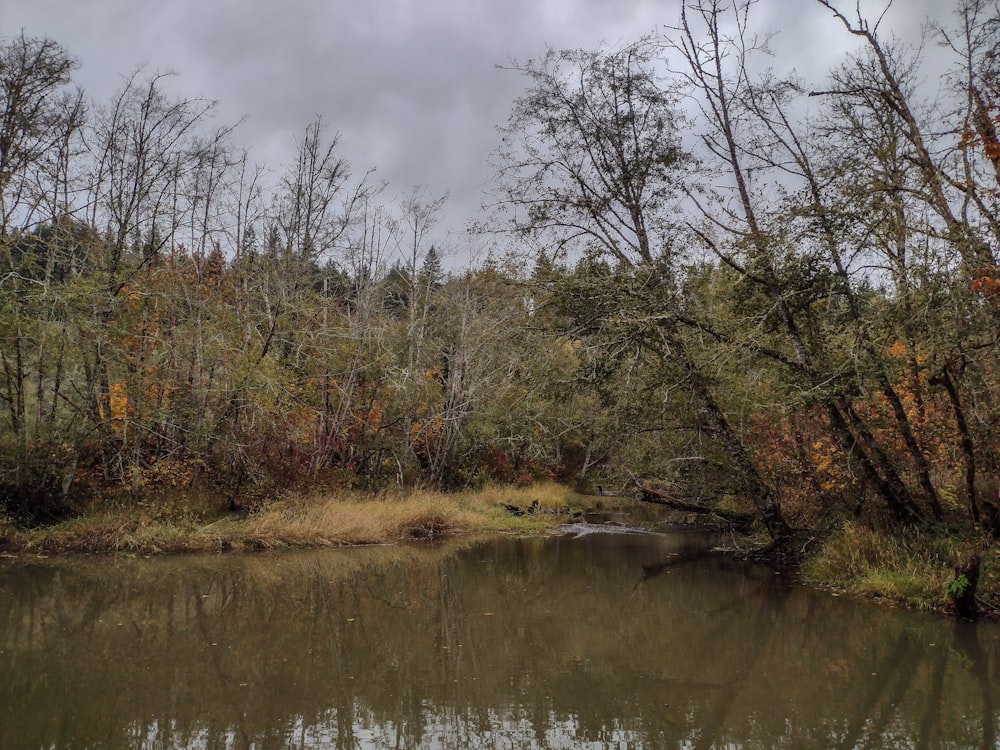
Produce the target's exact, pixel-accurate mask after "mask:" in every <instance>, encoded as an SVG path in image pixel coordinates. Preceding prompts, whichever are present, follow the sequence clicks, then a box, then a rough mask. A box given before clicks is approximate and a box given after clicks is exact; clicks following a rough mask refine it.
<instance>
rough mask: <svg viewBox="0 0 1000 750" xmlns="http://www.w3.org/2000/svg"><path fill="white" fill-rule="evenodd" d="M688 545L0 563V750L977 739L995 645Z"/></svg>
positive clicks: (977, 742) (639, 539) (641, 542)
mask: <svg viewBox="0 0 1000 750" xmlns="http://www.w3.org/2000/svg"><path fill="white" fill-rule="evenodd" d="M720 541H723V540H720V539H719V538H716V537H712V536H711V535H705V534H701V533H691V532H677V533H668V534H640V533H605V530H604V529H600V528H597V527H595V526H588V525H578V526H575V527H572V528H570V529H569V533H567V534H565V535H562V536H550V537H532V538H491V539H486V540H479V541H474V540H467V539H466V540H452V541H450V542H446V543H443V544H439V545H423V546H414V547H409V546H387V547H370V548H358V549H346V550H324V551H309V552H294V553H280V554H260V555H222V556H205V557H179V558H159V559H142V558H122V557H117V558H71V559H67V558H59V559H55V558H53V559H36V558H20V559H5V560H0V748H4V749H5V750H20V749H21V748H46V749H50V750H69V749H71V748H72V749H74V750H76V749H81V748H109V749H110V748H148V749H150V750H154V749H155V750H166V749H171V750H172V749H174V748H212V749H220V748H351V749H352V750H356V749H358V748H364V749H367V748H491V749H493V748H517V749H520V748H685V749H687V748H727V749H735V748H761V749H764V748H796V749H802V748H823V749H824V750H825V749H826V748H878V749H881V748H981V747H988V748H995V747H1000V745H998V741H997V721H998V718H1000V717H998V709H997V706H996V705H995V702H996V700H997V696H996V695H995V693H996V692H997V691H996V688H995V687H994V686H995V685H997V675H998V670H1000V629H998V628H997V627H996V626H994V625H990V624H979V625H970V624H965V623H954V622H951V621H949V620H945V619H942V618H937V617H934V616H931V615H927V614H923V613H917V612H906V611H898V610H894V609H891V608H886V607H879V606H875V605H873V604H871V603H867V602H860V601H854V600H851V599H848V598H844V597H834V596H832V595H830V594H828V593H824V592H817V591H813V590H809V589H807V588H803V587H799V586H792V585H789V584H788V583H787V582H786V581H784V580H783V579H782V578H781V577H780V576H778V575H775V574H774V573H772V572H771V571H769V570H767V569H765V568H761V567H756V566H749V565H742V564H737V563H735V562H733V561H731V560H729V559H727V558H725V557H722V556H719V555H714V554H710V553H709V551H710V549H711V548H712V547H713V546H714V545H716V544H718V543H720Z"/></svg>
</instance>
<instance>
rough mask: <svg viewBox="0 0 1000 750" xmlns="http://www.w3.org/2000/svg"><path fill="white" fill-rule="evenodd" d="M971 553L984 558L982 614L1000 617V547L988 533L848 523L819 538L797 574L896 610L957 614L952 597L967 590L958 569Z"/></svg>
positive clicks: (805, 580)
mask: <svg viewBox="0 0 1000 750" xmlns="http://www.w3.org/2000/svg"><path fill="white" fill-rule="evenodd" d="M973 554H978V555H979V556H980V558H981V560H982V565H981V568H980V576H979V581H978V586H977V591H978V596H977V600H978V602H979V606H980V610H981V612H982V614H983V615H986V616H993V617H997V616H1000V548H998V546H997V542H996V541H995V540H993V539H992V538H990V537H989V536H988V535H986V534H984V533H982V532H978V531H975V530H972V529H953V528H948V527H944V526H927V527H924V528H916V527H915V528H910V529H901V530H898V531H894V532H891V533H890V532H886V531H879V530H876V529H871V528H869V527H866V526H864V525H862V524H859V523H854V522H850V521H845V522H844V523H842V524H841V525H839V526H838V527H837V528H836V529H834V530H833V531H832V532H830V533H829V534H826V535H824V536H822V537H816V539H815V545H814V548H813V549H812V550H810V551H809V552H808V554H807V556H806V557H805V559H804V561H803V564H802V567H801V570H800V572H799V578H800V580H801V581H802V582H803V583H805V584H808V585H812V586H817V587H821V588H826V589H830V590H832V591H834V592H836V593H838V594H849V595H854V596H859V597H865V598H869V599H876V600H879V601H882V602H885V603H890V604H893V605H897V606H904V607H910V608H916V609H923V610H929V611H935V612H949V613H950V612H953V602H952V598H951V593H953V592H956V591H957V588H956V587H961V586H963V584H962V582H961V581H957V575H956V569H957V568H959V567H961V566H962V565H964V564H965V563H966V562H967V561H968V560H969V559H970V558H971V557H972V555H973Z"/></svg>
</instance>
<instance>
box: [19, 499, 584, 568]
mask: <svg viewBox="0 0 1000 750" xmlns="http://www.w3.org/2000/svg"><path fill="white" fill-rule="evenodd" d="M534 501H537V502H538V508H539V509H540V510H541V511H542V512H539V513H534V514H526V515H523V516H514V515H512V514H511V513H509V512H508V511H507V510H505V509H504V507H503V506H504V505H510V506H518V507H524V508H527V507H529V506H530V505H531V504H532V503H533V502H534ZM584 506H585V498H583V497H582V496H580V495H577V494H576V493H574V492H573V491H572V490H570V489H568V488H566V487H564V486H562V485H557V484H554V483H547V484H539V485H535V486H532V487H525V488H514V487H486V488H484V489H482V490H478V491H468V492H460V493H454V494H448V493H443V492H436V491H428V490H414V491H402V490H401V491H397V492H388V493H383V494H380V495H374V496H373V495H365V494H360V493H346V494H335V495H331V494H317V495H301V496H295V497H289V498H285V499H282V500H280V501H275V502H272V503H269V504H267V505H265V506H264V507H262V508H260V509H259V510H257V511H255V512H254V513H251V514H249V515H246V516H243V515H222V516H218V517H215V518H210V519H206V518H204V516H203V515H200V514H192V513H190V512H184V513H176V514H174V513H170V512H168V511H166V510H164V507H162V506H161V507H159V508H155V509H150V508H121V509H117V510H111V511H108V510H104V511H97V512H93V513H88V514H87V515H85V516H83V517H80V518H76V519H73V520H70V521H66V522H64V523H61V524H58V525H55V526H51V527H48V528H44V529H35V530H31V531H18V530H14V529H13V528H10V527H8V528H6V529H3V528H0V550H2V549H8V550H12V551H18V550H22V551H33V550H34V551H79V552H102V551H112V552H134V553H142V554H155V553H163V552H194V551H210V550H229V549H243V550H252V549H276V548H283V547H329V546H342V545H354V544H385V543H392V542H398V541H403V540H413V539H437V538H441V537H444V536H450V535H454V534H464V533H471V532H477V531H479V532H498V531H500V532H502V531H523V532H530V531H540V530H544V529H545V528H547V527H550V526H553V525H557V524H559V523H562V522H564V521H565V520H566V518H567V516H566V515H565V512H566V511H569V510H572V509H581V508H583V507H584Z"/></svg>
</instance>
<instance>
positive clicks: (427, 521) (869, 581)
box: [0, 483, 1000, 616]
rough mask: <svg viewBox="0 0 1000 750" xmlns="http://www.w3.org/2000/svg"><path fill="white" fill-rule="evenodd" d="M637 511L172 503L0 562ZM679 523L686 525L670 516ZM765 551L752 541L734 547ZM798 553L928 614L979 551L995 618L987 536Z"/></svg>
mask: <svg viewBox="0 0 1000 750" xmlns="http://www.w3.org/2000/svg"><path fill="white" fill-rule="evenodd" d="M633 505H634V501H632V500H629V499H627V498H621V497H601V496H594V495H582V494H579V493H576V492H574V491H573V490H571V489H570V488H568V487H565V486H563V485H559V484H555V483H543V484H538V485H533V486H531V487H526V488H516V487H486V488H483V489H480V490H469V491H465V492H458V493H442V492H435V491H427V490H407V491H398V492H388V493H380V494H377V495H371V494H365V493H343V494H328V493H326V494H316V495H293V496H289V497H286V498H283V499H280V500H277V501H274V502H271V503H267V504H265V505H263V506H262V507H260V508H258V509H257V510H255V511H253V512H249V513H219V512H211V511H210V510H206V509H205V508H200V509H198V508H192V506H191V505H190V504H185V503H176V502H174V503H166V502H159V503H140V504H136V505H124V504H123V505H120V506H118V507H115V508H112V509H95V510H91V511H86V512H83V513H82V514H81V515H79V516H78V517H75V518H72V519H69V520H66V521H63V522H60V523H57V524H54V525H51V526H44V527H40V528H35V529H20V528H17V527H16V526H14V525H13V524H11V523H9V522H4V521H3V520H2V519H0V552H2V553H7V554H72V553H88V554H96V553H126V554H136V555H158V554H179V553H193V552H221V551H235V552H240V551H244V552H249V551H260V550H278V549H291V548H321V547H344V546H355V545H366V544H393V543H398V542H403V541H414V540H434V539H441V538H445V537H451V536H458V535H471V534H477V533H480V534H489V533H540V532H544V531H546V530H548V529H551V528H554V527H557V526H560V525H562V524H564V523H566V522H568V521H570V520H572V519H574V518H576V517H579V516H580V515H581V514H583V513H586V512H593V511H598V510H614V509H624V508H625V507H627V506H633ZM517 509H520V510H523V513H521V514H518V513H517V512H516V511H517ZM512 510H514V511H515V512H511V511H512ZM677 520H678V521H679V522H681V521H684V520H686V521H687V522H688V523H690V522H691V520H692V519H691V518H690V517H685V516H684V515H683V514H678V519H677ZM697 520H698V519H695V521H697ZM696 525H697V524H696ZM765 541H766V540H765V539H764V538H763V537H761V538H760V539H756V538H755V537H753V536H751V537H748V538H746V539H745V540H744V542H743V543H741V544H740V545H739V546H740V547H745V548H751V547H753V546H754V544H755V543H758V542H759V543H760V544H764V543H765ZM805 547H806V548H805V554H804V555H803V562H802V565H801V568H800V569H799V570H798V572H797V575H798V578H799V580H801V581H802V582H803V583H805V584H807V585H810V586H814V587H818V588H825V589H828V590H831V591H833V592H835V593H836V594H838V595H852V596H857V597H864V598H869V599H874V600H878V601H881V602H883V603H888V604H892V605H895V606H904V607H911V608H917V609H923V610H928V611H936V612H948V611H949V610H950V609H951V606H952V602H951V598H950V596H949V592H951V591H953V590H954V586H955V585H956V584H955V580H956V575H955V569H956V567H958V566H960V565H961V564H963V563H964V562H965V561H966V560H967V559H968V558H969V557H970V556H971V555H972V554H973V553H974V552H978V553H979V554H980V555H981V557H982V569H981V575H980V580H979V584H978V592H979V597H978V598H979V602H980V605H981V609H982V610H983V613H984V614H987V615H994V616H997V615H998V614H1000V554H998V547H997V544H996V543H995V542H993V541H992V540H990V539H989V538H987V537H986V536H984V535H981V534H977V533H975V532H969V531H964V532H960V531H955V530H948V529H946V528H925V529H910V530H904V531H900V532H894V533H891V534H890V533H887V532H879V531H876V530H873V529H870V528H868V527H865V526H863V525H861V524H857V523H852V522H845V523H843V524H841V525H840V526H838V527H836V528H835V529H834V530H832V531H830V532H828V533H825V534H822V535H816V536H813V537H811V538H809V540H808V541H807V542H806V545H805Z"/></svg>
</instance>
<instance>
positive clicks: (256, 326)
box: [0, 36, 569, 522]
mask: <svg viewBox="0 0 1000 750" xmlns="http://www.w3.org/2000/svg"><path fill="white" fill-rule="evenodd" d="M73 68H74V62H73V61H72V59H71V58H70V57H69V56H68V54H67V53H66V52H65V51H64V50H63V49H62V48H61V47H59V46H58V45H57V44H55V43H54V42H51V41H49V40H43V39H33V38H28V37H25V36H21V37H18V38H15V39H13V40H10V41H7V42H5V43H4V44H3V47H2V49H0V80H2V82H3V98H2V107H3V109H2V112H0V116H2V118H3V119H2V120H0V195H2V204H0V205H2V213H0V289H2V294H0V448H2V450H0V511H5V512H6V513H7V514H8V515H12V516H14V517H16V518H18V519H21V520H24V521H27V522H38V521H45V520H47V519H50V518H53V517H57V516H59V515H61V514H64V513H67V512H72V511H73V508H74V505H75V504H77V503H78V502H79V501H80V500H81V499H86V498H93V497H98V498H102V497H103V498H105V499H118V498H125V499H133V500H139V499H149V498H155V497H158V496H162V495H163V493H170V492H176V491H196V492H204V493H206V495H208V496H211V495H215V496H218V497H223V498H226V499H227V500H228V502H229V503H230V504H231V505H232V507H234V508H236V507H247V506H248V505H253V504H254V503H256V502H259V501H260V500H261V499H263V498H268V497H272V496H273V495H274V494H275V493H277V492H279V491H281V490H285V489H289V488H292V489H302V488H306V487H317V486H345V485H346V486H363V487H378V486H384V485H385V484H388V483H400V484H403V485H409V484H435V485H440V486H446V487H447V486H456V485H466V484H469V483H473V482H479V481H484V480H485V479H490V478H492V479H496V480H499V481H517V480H518V478H520V480H521V481H529V479H530V477H531V476H533V475H544V474H546V473H550V472H552V471H554V470H555V469H556V467H558V466H559V465H560V463H561V461H560V458H559V456H558V455H557V454H558V447H557V446H558V445H560V444H561V443H563V442H566V440H567V437H566V432H567V429H566V426H564V425H563V424H561V422H560V419H561V416H560V415H559V414H555V413H552V412H551V411H547V410H546V408H544V407H543V406H541V403H543V402H546V400H548V401H551V400H552V399H553V398H554V394H553V393H551V392H546V389H549V391H551V389H552V388H553V385H552V384H553V382H554V381H553V380H552V377H553V375H554V374H555V373H556V372H557V371H558V370H559V369H560V367H562V369H563V370H567V375H566V377H567V378H568V377H569V373H568V369H567V368H568V367H569V365H568V364H566V365H560V364H559V361H561V360H566V359H567V358H566V355H565V354H564V352H563V351H562V350H561V349H559V348H558V347H557V348H556V349H555V350H551V351H550V350H549V349H548V347H547V345H542V344H541V343H540V334H538V333H532V332H531V331H530V329H529V327H527V326H526V321H527V317H528V306H527V304H526V301H525V299H526V297H525V294H524V293H523V291H513V292H512V287H511V283H510V279H508V278H505V277H504V276H503V274H501V273H499V272H498V271H497V270H496V269H494V268H490V267H486V268H482V269H478V270H470V271H466V272H462V273H460V274H457V275H453V276H446V275H445V273H444V272H443V270H442V265H441V257H440V255H439V253H438V251H437V250H436V249H435V248H434V247H433V246H431V245H430V244H429V233H430V232H431V231H432V230H433V228H434V226H435V225H436V223H437V222H438V221H439V219H440V211H441V209H442V204H443V202H444V200H443V198H441V197H435V196H431V195H429V194H428V193H427V192H426V191H423V190H415V191H414V192H413V193H412V194H410V195H409V196H408V197H405V198H403V199H400V200H394V201H393V200H388V199H386V197H385V193H386V192H387V191H386V190H385V188H384V186H381V185H377V184H374V183H373V181H372V180H371V177H370V175H368V174H365V175H361V176H360V177H357V176H354V175H352V174H351V170H350V168H349V165H347V164H346V163H345V162H344V161H343V160H342V159H341V158H340V157H339V156H338V153H337V150H336V146H337V143H336V138H335V137H329V136H328V134H327V132H326V131H325V129H324V127H323V124H322V123H321V122H319V121H317V122H315V123H312V124H311V125H309V127H308V128H306V129H305V131H304V134H303V135H301V137H300V138H299V139H298V140H297V145H298V150H297V156H296V159H295V160H294V162H293V163H292V164H291V165H289V166H288V167H287V168H286V169H285V170H284V172H283V173H282V174H281V177H280V180H278V181H276V184H274V185H270V186H269V185H267V184H266V180H265V176H266V173H265V171H264V170H263V169H262V168H258V167H254V166H252V165H251V163H250V160H249V157H248V155H247V154H246V153H240V152H237V151H236V150H235V149H234V148H233V146H232V145H231V143H230V140H231V137H230V132H229V130H228V129H225V128H222V129H218V128H215V129H213V126H212V122H211V119H210V118H211V115H212V106H211V104H210V103H207V102H200V101H191V100H175V99H172V98H170V97H169V96H168V95H167V93H166V92H165V90H164V83H165V81H164V79H163V78H162V77H158V76H153V77H150V78H142V77H140V76H136V77H133V78H132V79H130V80H128V81H127V83H126V84H125V85H124V87H123V89H122V90H121V91H120V92H119V94H118V95H117V97H116V98H115V99H114V100H113V101H112V102H110V103H109V104H107V105H97V104H87V103H86V100H85V98H84V96H83V94H82V93H81V92H79V91H76V90H73V89H72V87H71V86H72V83H71V74H72V71H73ZM526 353H530V354H527V355H526ZM567 361H568V360H567ZM561 400H562V399H561V397H560V403H561ZM546 442H547V443H548V445H549V447H548V448H547V449H546V450H548V451H550V452H549V453H546V452H545V451H541V450H539V446H540V445H542V444H545V443H546ZM553 446H556V454H552V453H551V449H552V447H553Z"/></svg>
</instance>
